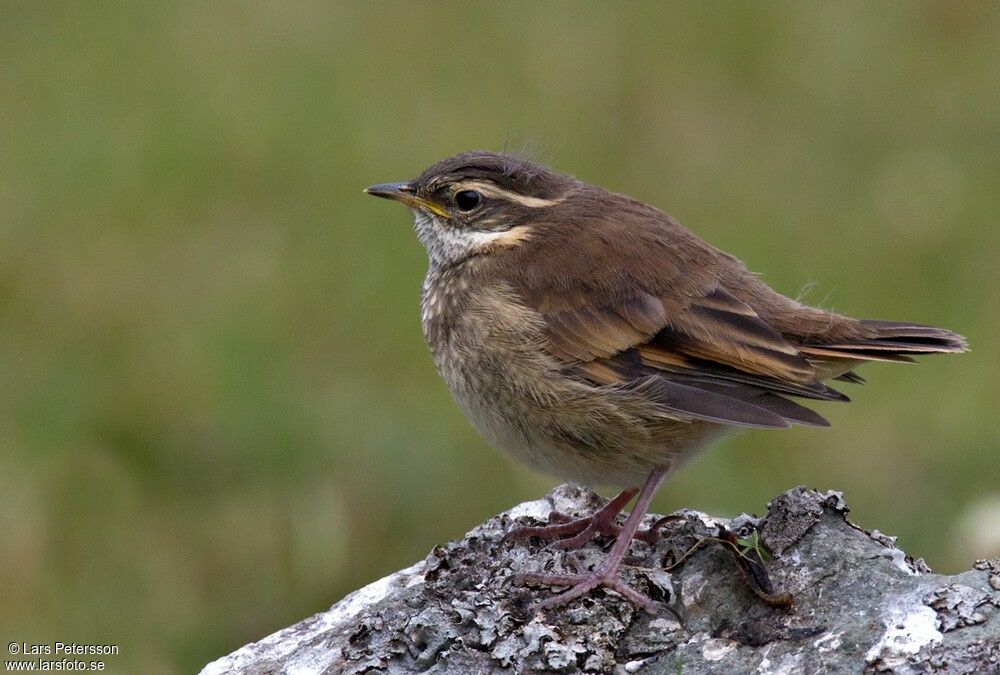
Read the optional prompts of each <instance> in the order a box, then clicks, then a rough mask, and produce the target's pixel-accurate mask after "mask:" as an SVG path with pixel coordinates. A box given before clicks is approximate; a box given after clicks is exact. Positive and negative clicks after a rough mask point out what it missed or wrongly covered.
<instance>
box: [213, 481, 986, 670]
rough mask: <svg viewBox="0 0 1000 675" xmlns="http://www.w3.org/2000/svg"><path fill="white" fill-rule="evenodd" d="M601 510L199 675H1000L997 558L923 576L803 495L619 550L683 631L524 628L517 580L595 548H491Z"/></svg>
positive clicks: (453, 545) (877, 537) (537, 624)
mask: <svg viewBox="0 0 1000 675" xmlns="http://www.w3.org/2000/svg"><path fill="white" fill-rule="evenodd" d="M601 503H602V502H601V500H600V498H599V497H598V496H597V495H595V494H594V493H592V492H590V491H588V490H585V489H583V488H579V487H575V486H569V485H564V486H560V487H558V488H556V489H555V490H553V491H552V492H551V493H550V494H549V495H548V496H547V497H546V498H545V499H543V500H538V501H535V502H527V503H525V504H521V505H519V506H517V507H515V508H514V509H511V510H510V511H508V512H506V513H503V514H501V515H499V516H497V517H495V518H492V519H490V520H488V521H487V522H485V523H483V524H482V525H480V526H479V527H477V528H475V529H474V530H472V531H471V532H469V534H468V535H466V537H465V538H464V539H462V540H459V541H453V542H450V543H448V544H446V545H443V546H438V547H436V548H435V549H434V550H433V551H431V553H430V554H429V555H428V556H427V558H426V559H424V560H423V561H421V562H419V563H417V564H416V565H413V566H412V567H410V568H407V569H406V570H403V571H401V572H398V573H396V574H394V575H391V576H389V577H386V578H385V579H382V580H380V581H378V582H375V583H374V584H371V585H369V586H367V587H365V588H363V589H361V590H359V591H357V592H355V593H353V594H351V595H349V596H348V597H346V598H344V599H343V600H341V601H340V602H338V603H337V604H336V605H334V606H333V607H332V608H330V609H329V610H328V611H326V612H323V613H321V614H317V615H316V616H314V617H312V618H310V619H307V620H305V621H303V622H301V623H298V624H295V625H294V626H291V627H289V628H286V629H284V630H283V631H279V632H278V633H275V634H274V635H272V636H269V637H267V638H264V639H263V640H261V641H260V642H257V643H253V644H250V645H247V646H245V647H243V648H242V649H240V650H237V651H236V652H234V653H233V654H230V655H229V656H227V657H224V658H222V659H219V660H218V661H215V662H213V663H211V664H209V665H208V666H206V668H205V669H204V671H203V673H206V674H209V675H213V674H217V673H230V672H240V673H338V674H340V673H343V674H360V673H393V674H395V673H414V672H430V673H438V674H444V673H461V674H463V675H465V674H468V673H522V672H553V673H580V672H590V673H615V674H618V673H677V672H684V673H731V672H758V673H820V672H823V673H828V672H845V673H854V672H859V671H862V670H865V671H868V672H899V673H918V672H920V673H924V672H948V673H980V672H1000V617H998V614H1000V592H998V590H997V588H996V586H997V585H1000V584H997V583H996V578H997V576H1000V563H997V561H981V562H980V563H978V564H977V568H976V569H975V570H972V571H969V572H965V573H963V574H959V575H956V576H940V575H935V574H931V573H930V572H929V570H928V569H927V567H926V565H924V564H923V561H919V560H918V561H914V560H912V559H911V558H909V557H908V556H906V554H905V553H903V552H902V551H901V550H899V549H898V548H896V546H895V540H894V539H893V538H891V537H887V536H885V535H882V534H880V533H878V532H877V531H876V532H871V533H869V532H866V531H864V530H862V529H860V528H858V527H857V526H855V525H853V524H851V523H850V522H849V521H848V520H847V519H846V515H845V514H846V513H847V510H848V509H847V506H846V504H845V503H844V499H843V496H842V495H840V494H839V493H836V492H827V493H825V494H824V493H819V492H816V491H813V490H807V489H804V488H795V489H793V490H790V491H788V492H786V493H785V494H783V495H780V496H778V497H776V498H775V499H774V500H772V501H771V503H770V504H769V505H768V512H767V515H766V516H765V517H764V518H762V519H758V518H755V517H752V516H747V515H743V516H739V517H737V518H734V519H732V520H722V519H717V518H713V517H711V516H707V515H705V514H702V513H698V512H696V511H688V510H684V511H679V512H677V513H675V514H673V515H672V516H671V517H669V518H667V519H664V520H662V521H661V523H660V526H661V531H662V535H663V536H662V537H661V538H660V539H659V541H658V542H657V543H656V545H649V544H646V543H643V542H640V541H636V542H634V543H633V545H632V549H631V550H630V555H629V557H628V559H627V561H626V562H627V564H628V565H627V568H626V569H625V571H624V572H623V574H624V575H625V576H626V577H627V579H628V581H629V582H630V583H631V584H633V585H634V586H635V587H637V588H639V589H640V590H643V591H645V592H647V593H649V594H650V595H651V596H653V597H655V598H657V599H661V600H663V601H664V602H666V603H668V604H669V605H670V606H671V607H672V608H673V609H674V610H675V611H676V612H677V615H678V617H679V618H680V620H678V618H676V617H675V616H673V615H671V614H669V613H666V612H665V613H663V614H662V615H660V616H652V615H649V614H646V613H645V612H642V611H637V610H636V609H635V608H633V607H632V606H631V605H629V604H628V603H627V602H626V601H625V600H623V599H622V598H620V597H619V596H617V595H615V594H614V593H612V592H610V591H609V592H605V591H598V592H595V593H593V594H591V595H590V596H589V597H585V598H582V599H580V600H578V601H576V602H573V603H571V604H569V605H567V606H566V607H563V608H559V609H556V610H550V611H546V612H543V613H542V614H539V615H537V616H529V615H528V613H527V606H528V605H529V604H530V603H531V602H532V601H533V600H536V599H538V598H539V597H541V596H542V595H543V594H548V593H551V592H552V589H545V588H529V587H524V586H522V585H520V584H518V583H517V582H516V575H518V574H519V573H521V572H529V571H536V570H546V571H563V570H566V571H572V569H573V566H572V565H571V564H570V563H568V562H567V556H571V555H572V556H576V557H577V559H578V560H579V563H580V564H581V565H582V566H583V567H592V566H594V565H596V564H597V563H598V562H599V561H600V560H601V557H602V556H603V554H604V549H606V548H607V546H608V544H609V541H608V540H607V539H599V540H597V541H595V542H592V543H591V544H589V545H588V546H586V547H584V548H583V549H582V550H581V551H579V552H574V553H565V552H559V551H554V550H552V549H549V548H546V547H544V546H543V545H542V543H540V542H535V541H530V542H527V543H525V542H504V543H501V538H502V536H503V535H504V533H506V532H507V531H508V530H509V529H510V528H511V527H513V526H515V525H517V524H539V523H544V522H545V521H546V520H547V519H548V516H549V514H550V513H551V512H552V511H554V510H557V511H560V512H563V513H567V514H570V515H582V514H585V513H589V512H591V511H592V510H594V509H595V508H596V507H598V506H600V504H601ZM657 520H659V517H658V516H649V517H648V521H647V523H646V524H647V525H650V524H652V523H653V522H656V521H657ZM727 533H731V534H727ZM754 533H757V535H758V536H759V539H756V538H753V537H754ZM727 536H728V537H729V541H734V540H738V541H741V542H745V541H755V542H756V541H759V542H760V543H761V544H762V545H763V547H766V549H767V550H768V551H769V552H770V555H769V556H768V558H770V559H769V560H767V561H766V562H765V563H764V566H765V567H766V573H765V574H766V579H764V582H765V583H766V584H770V585H773V587H774V590H775V591H781V592H788V593H790V594H791V595H792V596H793V598H794V601H793V603H792V605H791V607H780V606H771V605H769V604H767V603H765V602H764V601H762V599H761V593H760V588H759V587H758V588H756V589H755V588H754V587H753V585H752V584H751V583H750V582H752V581H753V579H748V569H749V570H750V572H755V571H758V570H757V568H756V567H754V564H750V565H749V567H748V562H747V561H748V560H750V559H751V558H752V557H753V556H752V555H748V556H746V557H745V558H744V557H741V556H740V554H739V552H738V551H739V550H742V549H740V548H739V547H735V546H733V545H732V544H729V545H727V544H725V543H723V541H722V540H725V539H726V537H727ZM753 562H754V561H753V560H750V563H753ZM738 563H740V564H738ZM751 576H752V575H751Z"/></svg>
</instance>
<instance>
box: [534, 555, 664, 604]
mask: <svg viewBox="0 0 1000 675" xmlns="http://www.w3.org/2000/svg"><path fill="white" fill-rule="evenodd" d="M570 560H572V559H570ZM572 562H573V564H574V566H575V565H576V561H575V560H573V561H572ZM618 567H619V565H607V564H604V565H601V566H600V567H599V568H597V569H596V570H593V571H588V572H581V571H579V569H578V570H577V573H576V574H549V573H543V572H528V573H525V574H521V575H519V576H518V580H519V581H521V582H522V583H526V584H533V585H534V584H540V585H546V586H569V589H568V590H565V591H563V592H562V593H559V594H557V595H553V596H552V597H551V598H547V599H545V600H539V601H538V602H536V603H534V604H532V605H531V606H530V607H529V608H528V612H529V613H530V614H531V615H534V614H535V613H536V612H538V611H539V610H542V609H545V608H547V607H559V606H561V605H565V604H566V603H568V602H571V601H573V600H575V599H577V598H579V597H580V596H582V595H586V594H587V593H589V592H590V591H592V590H594V589H595V588H600V587H602V586H603V587H604V588H608V589H610V590H612V591H614V592H615V593H617V594H618V595H621V596H622V597H624V598H625V599H626V600H628V601H629V602H631V603H632V604H633V605H636V606H638V607H641V608H643V609H644V610H646V611H647V612H649V613H650V614H657V613H658V612H659V611H660V610H661V609H662V608H663V603H660V602H657V601H656V600H653V599H652V598H650V597H649V596H647V595H645V594H643V593H640V592H639V591H637V590H635V589H634V588H632V587H631V586H629V585H628V584H627V583H625V582H624V581H622V580H621V579H619V578H618Z"/></svg>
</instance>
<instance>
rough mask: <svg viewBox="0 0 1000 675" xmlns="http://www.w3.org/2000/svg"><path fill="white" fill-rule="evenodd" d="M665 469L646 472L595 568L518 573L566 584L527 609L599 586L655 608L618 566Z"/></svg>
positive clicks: (560, 602)
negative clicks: (611, 543)
mask: <svg viewBox="0 0 1000 675" xmlns="http://www.w3.org/2000/svg"><path fill="white" fill-rule="evenodd" d="M666 473H667V468H666V467H657V468H656V469H653V470H652V471H651V472H650V473H649V477H648V478H646V482H645V484H643V486H642V491H641V492H640V493H639V498H638V499H637V500H636V502H635V507H634V508H633V509H632V511H631V512H630V513H629V514H628V519H626V521H625V525H624V526H622V528H621V531H620V532H619V533H618V538H617V539H615V543H614V546H612V547H611V551H610V552H609V553H608V555H607V557H605V558H604V561H603V562H601V564H600V566H598V568H597V569H595V570H593V571H590V572H580V573H578V574H545V573H541V572H532V573H528V574H523V575H521V577H520V578H521V580H522V581H524V582H527V583H531V584H549V585H552V586H569V589H568V590H566V591H563V592H562V593H559V594H558V595H554V596H552V597H551V598H549V599H547V600H542V601H540V602H537V603H535V604H534V605H532V607H531V609H530V611H531V613H532V614H534V613H535V612H537V611H538V610H539V609H543V608H545V607H557V606H559V605H564V604H566V603H567V602H569V601H571V600H575V599H576V598H578V597H580V596H581V595H585V594H586V593H589V592H590V591H592V590H593V589H595V588H598V587H600V586H604V587H606V588H610V589H611V590H613V591H615V592H616V593H618V594H620V595H622V596H624V597H625V598H626V599H628V600H629V601H630V602H632V603H633V604H635V605H638V606H640V607H642V608H643V609H645V610H646V611H648V612H651V613H655V612H656V610H657V609H658V607H659V603H657V602H656V601H655V600H653V599H652V598H649V597H647V596H645V595H643V594H642V593H640V592H639V591H637V590H635V589H634V588H632V587H631V586H629V585H628V584H626V583H625V582H624V581H622V580H620V579H619V578H618V569H619V568H620V567H621V563H622V559H623V558H624V557H625V553H626V552H627V551H628V548H629V545H630V544H631V543H632V537H633V536H635V534H636V532H637V530H638V529H639V522H640V521H641V520H642V517H643V516H644V515H645V514H646V509H647V508H649V502H650V501H652V499H653V495H654V494H656V489H657V488H658V487H659V486H660V483H661V482H662V481H663V477H664V476H665V475H666ZM619 496H620V495H619Z"/></svg>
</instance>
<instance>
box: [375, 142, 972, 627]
mask: <svg viewBox="0 0 1000 675" xmlns="http://www.w3.org/2000/svg"><path fill="white" fill-rule="evenodd" d="M366 192H367V193H368V194H371V195H374V196H376V197H384V198H386V199H393V200H396V201H399V202H402V203H403V204H406V205H407V206H408V207H410V209H411V210H412V211H413V213H414V216H415V220H414V227H415V229H416V233H417V237H418V238H419V239H420V241H421V243H422V244H423V245H424V247H425V248H426V249H427V254H428V258H429V261H430V264H429V269H428V272H427V277H426V279H425V280H424V285H423V298H422V309H423V316H422V323H423V332H424V337H425V338H426V340H427V344H428V345H429V347H430V350H431V354H432V355H433V358H434V363H435V365H436V366H437V368H438V371H439V372H440V373H441V376H442V377H443V378H444V380H445V382H446V383H447V385H448V388H449V389H450V390H451V393H452V395H453V396H454V398H455V400H456V401H457V402H458V404H459V405H460V406H461V407H462V409H463V410H464V411H465V413H466V415H468V417H469V419H470V420H471V421H472V424H473V425H474V426H475V427H476V429H478V430H479V432H480V433H481V434H482V435H483V436H484V437H485V438H486V439H487V440H488V441H489V442H490V443H491V444H492V445H494V446H496V447H497V448H498V449H500V450H502V451H504V452H506V453H508V454H510V455H512V456H513V457H514V458H516V459H518V460H521V461H523V462H525V463H526V464H528V465H530V466H532V467H534V468H535V469H538V470H540V471H544V472H547V473H552V474H555V475H557V476H560V477H562V478H565V479H570V480H574V481H579V482H583V483H587V484H591V485H594V484H605V485H607V484H611V485H616V486H619V487H621V488H623V490H622V492H621V493H620V494H619V495H618V496H617V497H615V498H614V499H613V500H611V501H610V502H609V503H608V505H607V506H605V507H604V508H602V509H601V510H600V511H598V512H597V513H595V514H593V515H592V516H589V517H587V518H581V519H578V520H574V521H570V522H562V523H558V524H552V525H548V526H544V527H528V528H521V529H520V530H517V531H515V532H513V533H512V534H513V536H514V537H527V536H538V537H543V538H558V537H565V539H563V540H562V541H561V542H560V544H561V545H563V546H565V547H572V546H577V545H582V544H583V543H586V542H587V541H588V540H589V539H590V538H591V537H593V536H595V535H596V534H614V535H617V539H616V541H615V543H614V546H613V547H612V549H611V551H610V552H609V554H608V555H607V557H606V558H605V560H604V561H603V563H602V564H601V565H600V566H599V567H598V568H597V569H595V570H592V571H581V572H580V573H578V574H531V575H525V577H524V578H525V580H526V581H528V582H532V583H543V584H549V585H555V586H566V587H569V588H568V590H566V591H564V592H562V593H560V594H558V595H555V596H553V597H551V598H549V599H547V600H545V601H543V602H540V603H538V604H537V605H536V606H535V609H537V608H540V607H547V606H555V605H559V604H562V603H565V602H567V601H569V600H572V599H573V598H577V597H579V596H581V595H584V594H585V593H588V592H589V591H591V590H592V589H595V588H597V587H600V586H604V587H607V588H610V589H612V590H614V591H616V592H618V593H620V594H621V595H623V596H625V597H627V598H628V599H629V600H631V601H632V602H634V603H635V604H637V605H640V606H642V607H644V608H646V609H648V610H650V611H653V610H655V609H656V607H657V604H656V603H655V602H654V601H653V600H651V599H650V598H648V597H646V596H645V595H643V594H642V593H640V592H638V591H636V590H635V589H633V588H631V587H630V586H629V585H627V584H626V583H625V582H624V581H622V580H620V579H619V578H618V575H617V571H618V568H619V566H620V564H621V561H622V558H623V556H624V555H625V553H626V551H627V549H628V546H629V542H630V541H631V539H632V538H633V537H634V536H636V535H637V533H638V528H639V523H640V520H641V519H642V517H643V515H644V514H645V512H646V509H647V507H648V505H649V502H650V500H651V499H652V497H653V495H654V493H655V492H656V489H657V488H658V487H659V485H660V483H661V481H662V480H663V478H664V477H665V476H666V474H667V473H668V472H669V471H670V470H671V469H672V468H674V467H676V466H678V465H679V464H680V463H681V462H682V461H683V460H684V459H685V458H687V457H689V456H691V455H692V454H693V453H695V452H696V451H698V450H700V449H701V448H703V447H704V446H706V445H707V444H709V443H711V442H712V441H714V440H716V439H718V438H719V437H720V436H722V435H724V434H726V433H729V432H732V431H735V430H738V429H741V428H745V427H761V428H783V427H788V426H791V425H793V424H803V425H808V426H827V425H828V423H827V421H826V420H824V419H823V418H822V417H821V416H820V415H818V414H817V413H816V412H814V411H812V410H811V409H809V408H806V407H804V406H802V405H800V404H799V403H797V402H796V401H795V400H794V399H813V400H816V401H846V400H848V399H847V397H846V396H844V395H843V394H841V393H840V392H838V391H836V390H834V389H832V388H831V387H829V386H827V385H826V384H825V382H826V381H828V380H843V381H847V382H855V383H861V382H863V381H864V380H863V379H862V378H861V377H860V376H858V375H856V374H855V373H854V372H853V370H854V368H856V367H857V366H859V365H860V364H863V363H865V362H867V361H898V362H909V361H912V358H911V356H912V355H918V354H930V353H939V352H962V351H965V340H964V339H963V338H962V337H961V336H959V335H957V334H955V333H953V332H951V331H948V330H944V329H942V328H932V327H930V326H923V325H920V324H913V323H896V322H891V321H867V320H859V319H852V318H849V317H846V316H841V315H838V314H834V313H833V312H828V311H825V310H822V309H817V308H814V307H809V306H806V305H803V304H801V303H799V302H797V301H795V300H792V299H790V298H787V297H785V296H783V295H781V294H780V293H778V292H776V291H774V290H772V289H771V288H770V287H768V286H767V285H766V284H764V283H763V282H762V281H761V280H760V279H758V278H757V277H756V276H755V275H754V274H752V273H751V272H749V271H748V270H747V268H746V267H745V266H744V265H743V263H741V262H740V261H739V260H737V259H736V258H734V257H733V256H731V255H727V254H726V253H723V252H722V251H719V250H718V249H716V248H713V247H712V246H710V245H709V244H707V243H705V242H704V241H702V240H701V239H700V238H698V237H697V236H695V235H694V234H692V233H691V232H689V231H688V230H686V229H685V228H684V227H682V226H681V225H680V224H678V223H677V222H676V221H675V220H674V219H673V218H671V217H670V216H668V215H666V214H665V213H663V212H662V211H659V210H658V209H656V208H653V207H652V206H648V205H646V204H643V203H642V202H639V201H637V200H635V199H632V198H630V197H626V196H624V195H620V194H615V193H612V192H608V191H606V190H603V189H601V188H599V187H595V186H593V185H588V184H586V183H583V182H581V181H579V180H577V179H575V178H573V177H571V176H567V175H563V174H560V173H556V172H554V171H551V170H549V169H547V168H545V167H542V166H538V165H536V164H534V163H532V162H529V161H527V160H524V159H521V158H519V157H514V156H510V155H502V154H496V153H491V152H465V153H461V154H458V155H455V156H453V157H449V158H447V159H445V160H443V161H441V162H439V163H437V164H435V165H434V166H432V167H430V168H429V169H427V170H426V171H424V172H423V173H422V174H420V176H419V177H418V178H416V179H414V180H412V181H407V182H402V183H385V184H380V185H373V186H371V187H369V188H367V190H366ZM636 495H638V499H637V500H636V503H635V505H634V507H633V509H632V511H631V513H630V514H629V516H628V518H627V519H626V521H625V524H624V525H622V526H620V527H619V526H617V525H616V524H615V518H616V516H617V515H618V514H619V513H620V512H621V510H622V509H623V508H624V507H625V505H626V504H627V503H628V502H629V501H631V499H632V498H633V497H635V496H636Z"/></svg>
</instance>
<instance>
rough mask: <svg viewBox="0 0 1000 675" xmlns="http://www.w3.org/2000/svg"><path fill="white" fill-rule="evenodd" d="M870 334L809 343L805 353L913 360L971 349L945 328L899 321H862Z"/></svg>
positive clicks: (851, 358) (870, 359) (903, 360)
mask: <svg viewBox="0 0 1000 675" xmlns="http://www.w3.org/2000/svg"><path fill="white" fill-rule="evenodd" d="M860 324H861V325H862V326H863V327H864V328H865V329H866V330H865V332H866V333H867V335H866V336H865V337H862V338H858V339H856V340H850V341H844V342H834V343H822V344H821V343H815V344H807V345H804V346H803V347H802V348H801V351H802V353H804V354H806V355H807V356H811V357H816V358H819V359H824V360H825V359H850V360H857V361H897V362H904V363H906V362H912V361H913V357H914V356H919V355H921V354H954V353H959V352H964V351H966V350H967V349H968V345H967V344H966V341H965V338H964V337H962V336H961V335H959V334H958V333H953V332H952V331H950V330H946V329H944V328H935V327H933V326H924V325H922V324H919V323H897V322H895V321H867V320H863V321H860Z"/></svg>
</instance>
